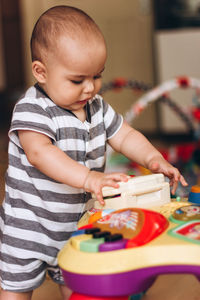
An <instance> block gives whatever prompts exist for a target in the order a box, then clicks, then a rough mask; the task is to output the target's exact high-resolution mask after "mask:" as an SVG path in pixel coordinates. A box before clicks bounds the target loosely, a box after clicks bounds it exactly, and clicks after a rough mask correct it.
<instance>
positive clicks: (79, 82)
mask: <svg viewBox="0 0 200 300" xmlns="http://www.w3.org/2000/svg"><path fill="white" fill-rule="evenodd" d="M71 82H72V83H74V84H81V83H82V82H83V80H71Z"/></svg>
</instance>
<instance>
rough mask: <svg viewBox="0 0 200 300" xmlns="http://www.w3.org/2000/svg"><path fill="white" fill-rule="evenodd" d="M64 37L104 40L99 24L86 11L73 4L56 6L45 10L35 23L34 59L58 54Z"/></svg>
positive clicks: (32, 53)
mask: <svg viewBox="0 0 200 300" xmlns="http://www.w3.org/2000/svg"><path fill="white" fill-rule="evenodd" d="M62 37H65V38H69V39H73V40H76V41H79V42H82V43H85V42H88V43H89V42H90V39H96V40H97V39H99V41H104V38H103V35H102V33H101V31H100V29H99V27H98V26H97V24H96V23H95V22H94V21H93V20H92V18H91V17H90V16H88V15H87V14H86V13H85V12H84V11H82V10H80V9H78V8H75V7H71V6H55V7H52V8H50V9H48V10H47V11H46V12H44V13H43V14H42V15H41V16H40V18H39V19H38V21H37V22H36V24H35V27H34V29H33V32H32V36H31V56H32V61H35V60H39V61H41V62H43V61H45V59H46V57H47V56H48V55H50V54H51V55H52V54H54V55H56V54H57V51H58V50H59V47H60V43H59V42H60V39H61V38H62Z"/></svg>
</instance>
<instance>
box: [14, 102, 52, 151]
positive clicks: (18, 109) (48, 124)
mask: <svg viewBox="0 0 200 300" xmlns="http://www.w3.org/2000/svg"><path fill="white" fill-rule="evenodd" d="M18 130H31V131H35V132H38V133H42V134H44V135H47V136H48V137H50V138H51V139H52V140H56V128H55V124H54V122H53V121H52V118H51V115H50V114H49V113H48V112H47V110H46V109H45V108H44V107H43V106H42V105H40V104H37V103H35V102H34V100H33V99H26V98H24V99H22V100H20V101H19V102H18V103H17V104H16V106H15V109H14V111H13V116H12V121H11V126H10V130H9V138H10V139H11V141H13V142H14V143H15V144H17V145H18V146H20V144H19V141H18V135H17V131H18ZM20 147H21V146H20Z"/></svg>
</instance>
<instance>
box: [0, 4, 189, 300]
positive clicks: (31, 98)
mask: <svg viewBox="0 0 200 300" xmlns="http://www.w3.org/2000/svg"><path fill="white" fill-rule="evenodd" d="M31 52H32V72H33V75H34V77H35V79H36V81H37V83H36V84H35V86H32V87H31V88H29V89H28V90H27V91H26V93H25V94H24V95H23V97H22V98H21V99H20V100H19V101H18V103H17V104H16V106H15V109H14V112H13V118H12V122H11V127H10V131H9V138H10V141H9V166H8V170H7V174H6V193H5V199H4V202H3V206H2V207H1V210H0V212H1V218H0V221H1V227H0V228H1V249H0V251H1V256H0V257H1V261H0V278H1V292H0V300H18V299H20V300H30V299H31V296H32V292H33V290H34V289H35V288H37V287H38V286H40V285H41V284H42V282H43V281H44V279H45V275H46V272H48V273H49V275H50V277H51V278H52V279H53V280H54V281H55V282H57V283H58V284H59V286H60V288H61V293H62V296H63V299H67V295H68V293H67V288H66V287H65V285H64V282H63V278H62V275H61V272H60V270H59V268H58V266H57V253H58V251H59V250H60V249H61V248H62V247H63V245H64V244H65V243H66V241H67V240H68V239H69V237H70V235H71V233H72V232H73V231H74V230H76V226H77V222H78V220H79V219H80V217H81V216H82V214H83V213H84V211H85V209H86V203H87V201H88V200H89V199H90V197H91V194H90V193H94V194H95V195H96V198H97V199H98V201H99V202H100V203H102V204H103V203H104V202H103V198H102V187H104V186H111V187H118V182H119V181H127V180H128V178H127V176H126V175H125V174H122V173H112V174H105V173H103V172H104V166H105V153H106V144H107V143H108V144H109V145H110V146H111V147H112V148H114V150H115V151H117V152H120V153H122V154H123V155H125V156H127V157H128V158H129V159H131V160H134V161H136V162H137V163H139V164H141V165H143V166H144V167H146V168H148V169H149V170H151V171H152V172H156V173H163V174H164V175H166V176H167V177H169V179H170V183H171V185H172V192H175V189H176V187H177V184H178V182H179V181H180V182H181V183H182V185H184V186H185V185H187V183H186V181H185V179H184V178H183V177H182V176H181V175H180V173H179V171H178V170H177V169H176V168H174V167H173V166H172V165H170V164H169V163H168V162H167V161H166V160H165V159H164V158H163V157H162V155H161V154H160V153H159V152H158V151H157V150H156V149H155V148H154V147H153V146H152V144H151V143H150V142H149V141H148V140H147V139H146V138H145V137H144V136H143V135H142V134H141V133H140V132H138V131H137V130H135V129H133V128H132V127H130V126H129V125H128V124H127V123H126V122H124V121H123V118H122V116H121V115H120V114H118V113H116V112H115V111H114V110H113V109H112V107H111V106H110V105H109V104H108V103H106V102H105V101H104V100H103V99H102V97H101V96H99V95H98V91H99V90H100V88H101V77H102V73H103V71H104V69H105V63H106V43H105V40H104V37H103V35H102V33H101V31H100V29H99V28H98V26H97V25H96V24H95V22H94V21H93V20H92V19H91V18H90V17H89V16H88V15H87V14H85V13H84V12H83V11H81V10H79V9H77V8H73V7H68V6H57V7H53V8H51V9H49V10H47V11H46V12H45V13H44V14H43V15H42V16H41V17H40V18H39V20H38V21H37V23H36V25H35V27H34V30H33V33H32V38H31Z"/></svg>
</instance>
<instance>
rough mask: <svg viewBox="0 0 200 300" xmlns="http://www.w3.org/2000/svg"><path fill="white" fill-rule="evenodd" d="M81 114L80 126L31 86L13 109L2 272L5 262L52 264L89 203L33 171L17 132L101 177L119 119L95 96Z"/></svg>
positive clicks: (74, 191) (85, 196)
mask: <svg viewBox="0 0 200 300" xmlns="http://www.w3.org/2000/svg"><path fill="white" fill-rule="evenodd" d="M86 112H87V119H86V121H85V122H81V121H80V120H79V119H78V118H77V117H76V116H75V115H74V114H73V113H72V112H70V111H68V110H65V109H63V108H61V107H58V106H56V105H55V104H54V102H53V101H52V100H51V99H49V98H48V97H47V96H46V95H45V94H44V93H42V91H41V90H39V89H38V88H36V87H31V88H30V89H28V90H27V92H26V93H25V95H24V96H23V98H21V99H20V100H19V101H18V103H17V104H16V106H15V109H14V112H13V118H12V122H11V128H10V131H9V138H10V141H9V150H8V152H9V166H8V170H7V174H6V193H5V199H4V202H3V206H2V208H1V219H0V221H1V227H0V228H1V237H2V236H3V237H2V241H3V242H2V250H1V251H2V253H1V259H2V261H3V262H4V263H5V268H6V262H7V263H10V264H12V263H14V260H13V258H15V259H16V258H17V261H18V263H19V264H23V260H24V259H26V260H27V261H28V262H29V263H30V264H34V262H33V261H32V259H33V257H34V259H38V260H41V261H45V263H47V264H49V265H52V266H54V265H56V264H57V261H56V256H57V252H58V251H59V250H60V249H61V248H62V246H63V245H64V243H65V242H66V240H67V239H68V238H69V237H70V234H71V232H72V231H74V230H76V225H77V221H78V220H79V219H80V216H81V215H82V213H83V212H84V211H85V205H86V202H87V201H88V199H89V198H90V194H88V193H85V192H84V190H80V189H77V188H73V187H70V186H68V185H66V184H62V183H59V182H56V181H55V180H53V179H51V178H49V177H47V176H46V175H44V174H43V173H41V172H40V171H39V170H37V169H36V168H34V167H33V166H32V165H31V164H30V163H29V161H28V160H27V157H26V155H25V152H24V150H23V148H22V147H21V145H20V142H19V138H18V134H17V131H18V130H31V131H35V132H39V133H41V134H44V135H46V136H48V137H49V138H50V139H51V140H52V143H53V144H54V145H56V146H57V147H58V148H60V149H61V150H62V151H63V152H65V153H66V154H67V155H68V156H69V157H71V158H72V159H74V160H75V161H77V162H79V163H80V164H83V165H85V166H87V167H88V168H89V169H91V170H96V171H102V172H103V171H104V167H105V152H106V142H107V140H108V139H110V138H111V137H112V136H114V135H115V134H116V132H117V131H118V130H119V129H120V128H121V125H122V121H123V120H122V116H121V115H119V114H117V113H116V112H115V111H114V110H113V109H112V108H111V106H110V105H109V104H107V103H106V102H105V101H104V100H103V99H102V97H101V96H99V95H96V96H95V97H94V98H93V99H92V100H90V101H89V102H88V103H87V105H86ZM55 172H56V170H55ZM69 172H70V170H69ZM33 253H34V256H33ZM3 268H4V267H3ZM3 271H6V270H3ZM10 276H11V274H10Z"/></svg>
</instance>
